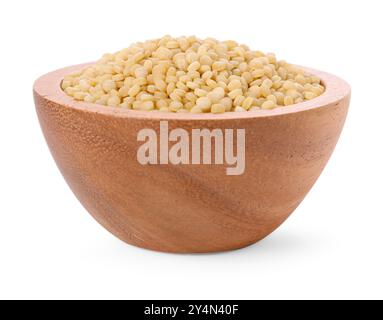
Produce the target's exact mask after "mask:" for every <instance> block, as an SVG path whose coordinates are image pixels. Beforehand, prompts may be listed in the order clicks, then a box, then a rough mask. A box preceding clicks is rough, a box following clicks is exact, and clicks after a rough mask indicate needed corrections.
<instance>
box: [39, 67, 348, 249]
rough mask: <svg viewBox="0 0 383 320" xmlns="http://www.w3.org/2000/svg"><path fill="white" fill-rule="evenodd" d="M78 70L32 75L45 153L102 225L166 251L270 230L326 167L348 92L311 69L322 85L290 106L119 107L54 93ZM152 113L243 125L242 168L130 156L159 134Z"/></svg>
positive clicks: (181, 123)
mask: <svg viewBox="0 0 383 320" xmlns="http://www.w3.org/2000/svg"><path fill="white" fill-rule="evenodd" d="M78 68H79V66H77V67H72V68H67V69H62V70H59V71H56V72H53V73H51V74H48V75H45V76H43V77H42V78H40V79H39V80H37V81H36V83H35V87H34V96H35V104H36V109H37V114H38V117H39V120H40V124H41V127H42V129H43V132H44V135H45V138H46V141H47V143H48V145H49V148H50V150H51V152H52V154H53V157H54V159H55V160H56V163H57V165H58V167H59V168H60V170H61V172H62V174H63V176H64V177H65V179H66V181H67V182H68V184H69V185H70V187H71V189H72V190H73V192H74V193H75V194H76V196H77V197H78V199H79V200H80V201H81V203H82V204H83V205H84V206H85V208H86V209H87V210H88V211H89V212H90V213H91V214H92V215H93V217H94V218H95V219H96V220H97V221H98V222H99V223H101V224H102V225H103V226H104V227H105V228H106V229H108V230H109V231H110V232H112V233H113V234H115V235H116V236H117V237H119V238H120V239H122V240H124V241H126V242H128V243H130V244H133V245H137V246H140V247H144V248H149V249H153V250H159V251H166V252H214V251H224V250H230V249H236V248H240V247H244V246H247V245H250V244H252V243H255V242H257V241H258V240H260V239H262V238H264V237H265V236H267V235H268V234H270V233H271V232H272V231H273V230H275V229H276V228H277V227H278V226H279V225H280V224H281V223H282V222H283V221H284V220H285V219H286V218H287V217H288V216H289V215H290V214H291V213H292V211H293V210H294V209H295V208H296V207H297V206H298V204H299V203H300V202H301V201H302V199H303V198H304V196H305V195H306V194H307V192H308V191H309V190H310V188H311V187H312V185H313V184H314V182H315V181H316V179H317V178H318V176H319V175H320V173H321V171H322V169H323V168H324V166H325V165H326V163H327V161H328V159H329V157H330V155H331V153H332V151H333V149H334V147H335V145H336V142H337V140H338V137H339V135H340V132H341V130H342V127H343V123H344V121H345V118H346V114H347V109H348V105H349V100H350V89H349V87H348V85H347V84H346V83H345V82H343V81H342V80H340V79H339V78H336V77H333V76H331V75H328V74H325V73H321V72H314V71H312V70H310V71H312V72H313V73H316V74H317V75H319V76H320V77H322V79H324V83H325V84H326V86H327V89H326V93H325V94H324V95H323V97H322V96H321V97H319V98H317V99H314V100H311V101H309V103H305V104H302V106H303V107H300V106H298V107H296V106H293V107H291V109H290V110H288V108H290V107H287V108H283V109H284V110H282V111H279V112H278V111H275V112H274V113H273V112H269V113H260V115H259V116H252V115H250V114H249V113H246V115H242V114H241V115H236V114H233V113H231V115H230V114H225V115H222V116H216V115H200V116H198V115H197V116H196V117H190V115H181V116H179V115H177V114H175V115H174V114H171V115H164V114H160V115H159V114H155V113H151V112H146V113H142V112H141V113H140V112H138V111H130V112H127V113H120V112H119V111H117V110H115V109H113V108H112V109H113V111H110V109H108V108H109V107H97V106H95V105H90V106H89V105H87V104H85V103H79V102H74V101H73V100H72V99H71V98H69V97H67V96H66V95H65V93H63V92H62V91H61V89H60V87H59V84H60V81H61V79H62V76H63V75H65V74H68V73H70V72H71V71H73V70H77V69H78ZM315 104H316V105H315ZM305 106H306V107H305ZM318 106H319V107H318ZM294 108H295V109H294ZM273 111H274V110H273ZM188 116H189V117H188ZM161 119H165V120H168V122H169V129H170V130H171V129H174V128H183V129H186V130H187V131H188V132H191V130H192V129H193V128H207V129H216V128H218V129H245V130H246V170H245V172H244V174H243V175H240V176H227V175H226V172H225V166H222V165H178V166H176V165H146V166H143V165H141V164H139V163H138V161H137V149H138V147H139V146H140V144H142V142H137V133H138V131H139V130H141V129H143V128H153V129H154V130H156V131H157V132H158V129H159V121H160V120H161Z"/></svg>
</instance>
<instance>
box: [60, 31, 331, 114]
mask: <svg viewBox="0 0 383 320" xmlns="http://www.w3.org/2000/svg"><path fill="white" fill-rule="evenodd" d="M61 87H62V89H63V90H64V91H65V92H66V93H67V94H68V95H70V96H71V97H73V98H74V99H76V100H79V101H85V102H89V103H96V104H101V105H105V106H110V107H120V108H124V109H133V110H144V111H151V110H159V111H161V112H181V113H206V112H211V113H224V112H229V111H234V112H244V111H249V112H251V111H254V110H260V109H266V110H270V109H274V108H277V107H284V106H290V105H293V104H295V103H299V102H303V101H306V100H311V99H314V98H316V97H318V96H319V95H321V94H322V93H323V92H324V90H325V88H324V86H323V85H322V84H321V81H320V79H319V78H318V77H316V76H312V75H309V74H306V73H305V72H304V70H302V69H300V68H299V67H297V66H294V65H291V64H288V63H286V62H285V61H278V60H277V59H276V57H275V55H274V54H272V53H268V54H264V53H263V52H260V51H253V50H250V49H249V48H248V47H247V46H245V45H240V44H238V43H237V42H235V41H218V40H215V39H212V38H207V39H205V40H200V39H198V38H196V37H194V36H191V37H179V38H172V37H170V36H165V37H163V38H161V39H156V40H149V41H146V42H139V43H135V44H133V45H131V46H130V47H128V48H126V49H123V50H121V51H119V52H117V53H115V54H105V55H104V56H103V57H102V58H101V59H100V60H99V61H98V62H96V63H95V64H93V65H89V66H88V67H85V68H84V69H83V70H82V71H80V72H78V73H76V74H71V75H68V76H66V77H65V78H64V79H63V81H62V83H61Z"/></svg>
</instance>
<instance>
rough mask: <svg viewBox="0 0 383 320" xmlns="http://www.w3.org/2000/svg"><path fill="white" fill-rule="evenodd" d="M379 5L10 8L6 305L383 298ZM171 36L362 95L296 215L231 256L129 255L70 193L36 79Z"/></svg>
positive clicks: (0, 170) (1, 245)
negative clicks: (235, 44)
mask: <svg viewBox="0 0 383 320" xmlns="http://www.w3.org/2000/svg"><path fill="white" fill-rule="evenodd" d="M382 12H383V10H382V7H381V1H361V2H358V1H333V0H331V1H325V0H321V1H315V2H311V1H310V2H308V1H292V0H290V1H276V0H274V1H254V0H253V1H241V0H235V1H224V0H220V1H206V0H204V1H197V0H194V1H165V0H161V1H149V0H146V1H113V0H108V1H78V0H75V1H72V0H66V1H61V2H59V1H42V0H34V1H16V0H13V1H1V2H0V33H1V42H0V57H1V58H0V88H1V92H0V94H1V115H0V142H1V144H0V191H1V192H0V194H1V196H0V197H1V198H0V298H3V299H12V298H37V299H39V298H41V299H42V298H47V299H56V298H75V299H76V298H90V299H92V298H106V299H111V298H117V299H143V298H147V299H150V298H155V299H167V298H169V299H173V298H174V299H175V298H178V299H189V298H190V299H191V298H199V299H205V298H209V299H213V298H215V299H224V298H225V299H231V298H233V299H273V298H276V299H284V298H292V299H298V298H299V299H312V298H320V299H322V298H329V299H332V298H346V299H347V298H380V299H381V298H383V289H382V288H383V248H382V245H383V206H382V198H383V195H382V193H383V189H382V184H381V183H382V178H383V175H382V167H383V154H382V148H383V142H382V138H383V102H382V101H383V100H382V90H383V89H382V88H383V81H382V71H383V67H382V57H383V49H382V35H381V33H382V30H383V19H382ZM165 34H172V35H175V36H179V35H191V34H195V35H197V36H199V37H205V36H213V37H216V38H218V39H222V40H225V39H235V40H238V41H239V42H242V43H246V44H248V45H250V46H251V47H252V48H254V49H260V50H263V51H270V52H275V53H276V54H277V57H279V58H281V59H286V60H287V61H289V62H293V63H298V64H301V65H305V66H309V67H313V68H316V69H322V70H324V71H328V72H331V73H334V74H336V75H338V76H340V77H342V78H344V79H346V80H347V81H348V82H349V83H350V84H351V87H352V90H353V96H352V102H351V108H350V112H349V116H348V119H347V121H346V125H345V128H344V131H343V133H342V136H341V139H340V140H339V143H338V146H337V148H336V151H335V153H334V154H333V156H332V158H331V160H330V162H329V164H328V166H327V167H326V169H325V171H324V172H323V174H322V176H321V177H320V179H319V180H318V182H317V183H316V185H315V186H314V188H313V189H312V190H311V192H310V193H309V195H308V196H307V198H306V199H305V200H304V202H303V203H302V204H301V206H300V207H299V208H298V209H297V210H296V211H295V213H294V214H293V215H292V216H291V218H290V219H289V220H288V221H287V222H286V223H285V224H283V225H282V226H281V227H280V228H279V229H278V230H277V231H276V232H275V233H273V234H272V235H271V236H269V237H268V238H267V239H265V240H264V241H262V242H260V243H258V244H256V245H253V246H251V247H249V248H246V249H243V250H239V251H234V252H230V253H222V254H207V255H172V254H163V253H156V252H151V251H146V250H142V249H138V248H135V247H132V246H129V245H126V244H124V243H122V242H120V241H119V240H117V239H116V238H115V237H113V236H112V235H111V234H109V233H108V232H107V231H105V230H104V229H103V228H102V227H101V226H99V225H98V224H97V223H96V222H95V221H94V220H93V219H92V218H91V217H90V215H89V214H88V213H87V212H86V211H85V209H83V208H82V206H81V205H80V204H79V202H78V201H77V200H76V198H75V196H74V195H73V194H72V193H71V191H70V190H69V188H68V186H67V185H66V183H65V182H64V179H63V178H62V177H61V175H60V174H59V171H58V169H57V168H56V166H55V163H54V161H53V159H52V157H51V155H50V153H49V150H48V148H47V146H46V144H45V141H44V138H43V136H42V133H41V130H40V128H39V124H38V121H37V117H36V114H35V110H34V104H33V100H32V84H33V81H34V80H35V78H37V77H38V76H40V75H42V74H44V73H46V72H49V71H52V70H54V69H58V68H61V67H64V66H68V65H72V64H77V63H82V62H88V61H93V60H96V59H97V58H99V57H100V56H101V55H102V54H103V53H105V52H109V51H110V52H113V51H117V50H119V49H122V48H123V47H126V46H127V45H129V44H130V43H131V42H133V41H136V40H146V39H151V38H156V37H160V36H162V35H165Z"/></svg>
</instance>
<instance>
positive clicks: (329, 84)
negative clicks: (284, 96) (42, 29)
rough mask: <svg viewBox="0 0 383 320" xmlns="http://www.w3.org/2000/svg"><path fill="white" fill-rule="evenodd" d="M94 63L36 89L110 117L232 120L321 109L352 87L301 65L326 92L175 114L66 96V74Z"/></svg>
mask: <svg viewBox="0 0 383 320" xmlns="http://www.w3.org/2000/svg"><path fill="white" fill-rule="evenodd" d="M91 64H93V63H83V64H78V65H73V66H70V67H65V68H61V69H58V70H55V71H52V72H49V73H47V74H44V75H43V76H41V77H39V78H38V79H37V80H36V81H35V83H34V85H33V91H34V93H35V94H37V95H38V96H40V97H42V98H44V99H46V100H48V101H51V102H53V103H56V104H59V105H64V106H66V107H69V108H74V109H77V110H81V111H85V112H93V113H98V114H103V115H108V116H114V117H118V118H133V119H151V120H153V119H154V120H156V119H158V120H229V119H252V118H260V117H273V116H280V115H286V114H291V113H297V112H304V111H308V110H312V109H318V108H321V107H325V106H328V105H330V104H336V103H337V102H339V101H340V100H342V99H344V98H345V97H347V96H350V94H351V88H350V86H349V84H348V83H347V82H346V81H345V80H343V79H341V78H339V77H337V76H335V75H332V74H330V73H327V72H323V71H319V70H315V69H311V68H307V67H302V66H298V67H300V68H302V69H304V70H305V72H306V73H308V74H311V75H314V76H317V77H319V78H320V79H321V82H322V85H324V86H325V91H324V93H323V94H321V95H320V96H318V97H316V98H314V99H312V100H308V101H304V102H300V103H297V104H294V105H290V106H286V107H278V108H275V109H272V110H262V109H260V110H254V111H246V112H235V111H231V112H225V113H221V114H213V113H200V114H191V113H173V112H161V111H157V110H153V111H139V110H130V109H122V108H119V107H109V106H103V105H98V104H95V103H89V102H84V101H76V100H74V99H73V98H72V97H70V96H69V95H67V94H66V93H65V92H64V91H63V90H62V89H61V82H62V80H63V78H64V76H65V75H68V74H71V73H75V72H78V71H80V70H81V69H83V68H84V67H87V66H89V65H91Z"/></svg>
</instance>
